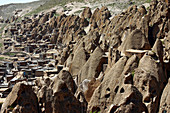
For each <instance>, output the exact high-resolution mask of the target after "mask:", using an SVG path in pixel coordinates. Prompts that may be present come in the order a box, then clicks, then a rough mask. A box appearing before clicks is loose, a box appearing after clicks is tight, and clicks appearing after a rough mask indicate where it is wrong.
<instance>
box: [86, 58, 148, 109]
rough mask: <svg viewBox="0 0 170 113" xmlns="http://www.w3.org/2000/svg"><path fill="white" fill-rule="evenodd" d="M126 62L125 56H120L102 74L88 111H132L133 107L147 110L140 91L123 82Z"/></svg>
mask: <svg viewBox="0 0 170 113" xmlns="http://www.w3.org/2000/svg"><path fill="white" fill-rule="evenodd" d="M126 62H127V58H126V57H123V58H121V59H120V60H119V61H118V62H117V63H116V64H114V65H113V66H112V68H111V69H110V71H109V72H108V73H107V74H106V75H105V76H104V79H103V81H102V83H101V84H100V85H99V86H98V87H97V88H96V90H95V91H94V93H93V95H92V97H91V100H90V102H89V105H88V111H93V112H94V111H100V112H115V111H116V112H120V111H122V110H123V111H122V112H133V110H132V109H133V108H135V110H136V111H138V112H142V111H146V112H147V109H146V107H145V105H144V104H143V103H142V95H141V93H140V92H139V91H138V90H137V89H136V88H135V87H134V86H132V85H131V84H124V83H123V80H122V79H123V74H122V72H123V70H124V66H125V65H126ZM133 99H134V101H133Z"/></svg>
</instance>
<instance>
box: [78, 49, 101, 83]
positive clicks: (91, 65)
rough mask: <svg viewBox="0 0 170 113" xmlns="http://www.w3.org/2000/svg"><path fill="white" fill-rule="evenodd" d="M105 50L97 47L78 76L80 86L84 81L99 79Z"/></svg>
mask: <svg viewBox="0 0 170 113" xmlns="http://www.w3.org/2000/svg"><path fill="white" fill-rule="evenodd" d="M103 54H104V53H103V50H102V49H101V48H100V47H97V48H96V49H95V50H94V52H93V53H92V54H91V56H90V58H89V59H88V61H87V62H86V63H85V64H84V66H83V67H82V68H81V70H80V71H79V74H78V84H80V83H81V82H82V81H83V80H84V79H92V78H97V77H98V76H99V74H100V72H101V71H102V64H103V63H104V61H103V60H102V56H103Z"/></svg>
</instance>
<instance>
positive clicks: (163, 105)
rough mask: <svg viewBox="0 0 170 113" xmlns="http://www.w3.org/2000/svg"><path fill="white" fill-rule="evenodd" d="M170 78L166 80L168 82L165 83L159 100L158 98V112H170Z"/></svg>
mask: <svg viewBox="0 0 170 113" xmlns="http://www.w3.org/2000/svg"><path fill="white" fill-rule="evenodd" d="M169 88H170V79H169V81H168V84H167V85H166V87H165V89H164V90H163V93H162V96H161V100H160V108H159V112H160V113H162V112H167V113H168V112H170V109H169V106H170V92H169Z"/></svg>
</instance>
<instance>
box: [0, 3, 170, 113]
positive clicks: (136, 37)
mask: <svg viewBox="0 0 170 113" xmlns="http://www.w3.org/2000/svg"><path fill="white" fill-rule="evenodd" d="M75 4H76V5H77V8H78V9H79V8H80V7H78V6H80V5H81V4H80V3H75ZM76 5H74V3H72V4H67V5H66V6H65V8H67V9H66V10H65V11H63V10H62V11H61V12H62V13H60V15H58V14H59V12H58V11H59V10H58V9H56V10H52V11H50V10H49V11H46V12H44V13H43V14H39V15H34V16H32V17H25V18H24V19H22V20H21V21H15V20H16V18H12V19H10V20H9V21H7V22H6V23H7V24H8V25H9V26H8V27H6V28H5V30H6V32H5V31H4V32H3V35H2V36H4V37H5V36H9V35H11V36H13V35H16V34H20V35H23V36H24V35H25V36H27V35H30V34H31V35H30V36H29V38H27V41H28V40H29V42H30V43H35V42H37V43H38V41H46V42H50V43H51V44H54V45H55V48H54V49H55V50H58V51H59V53H58V55H57V57H56V59H55V60H56V61H57V64H56V65H64V68H63V69H62V70H61V71H60V72H59V74H57V75H54V76H43V77H41V78H39V79H36V81H35V85H33V86H30V85H28V84H27V82H19V83H17V84H16V85H15V86H14V87H13V89H12V91H11V92H10V94H9V95H8V96H7V98H6V100H5V102H4V103H3V105H2V108H1V113H6V112H9V111H12V112H13V113H30V112H34V113H86V112H87V113H99V112H100V113H158V112H159V113H169V112H170V90H169V89H170V78H169V77H170V62H169V60H170V42H169V41H170V1H169V0H153V1H152V2H151V3H150V4H149V7H148V8H146V6H148V5H147V4H145V5H146V6H145V5H138V6H137V5H133V4H132V6H130V7H128V8H127V9H126V10H123V12H121V13H118V12H119V11H118V12H117V13H116V14H115V13H113V12H114V11H113V10H114V9H111V10H112V11H111V10H109V9H108V8H107V7H106V6H105V5H104V6H101V7H99V8H95V9H93V8H94V7H93V6H94V5H93V6H91V5H90V4H86V6H87V7H85V8H84V9H83V10H82V12H81V14H80V15H79V14H78V15H72V14H75V12H76V11H77V9H76V8H75V9H74V10H69V7H74V6H76ZM95 7H96V6H95ZM81 8H82V7H81ZM113 15H114V16H113ZM49 34H50V35H49ZM21 38H22V37H21ZM23 38H24V37H23ZM25 43H26V42H25ZM59 45H60V46H59ZM7 50H9V51H10V50H11V51H12V49H10V48H7V49H6V50H5V51H7ZM44 51H45V50H44V48H39V50H37V51H35V52H34V53H33V54H30V55H34V54H36V53H37V54H39V53H41V52H44Z"/></svg>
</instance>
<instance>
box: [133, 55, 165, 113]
mask: <svg viewBox="0 0 170 113" xmlns="http://www.w3.org/2000/svg"><path fill="white" fill-rule="evenodd" d="M166 79H167V77H166V75H165V72H164V70H163V68H162V65H161V63H159V62H156V60H155V55H154V54H150V53H146V54H145V55H144V56H143V57H142V59H141V60H140V61H139V65H138V68H137V69H136V70H135V73H134V78H133V80H134V86H135V87H137V88H138V90H139V91H140V92H141V93H142V95H143V102H144V103H145V105H146V106H147V108H148V112H149V113H155V112H156V111H157V109H158V107H159V106H158V105H159V100H160V97H161V92H162V90H163V88H164V85H165V84H166Z"/></svg>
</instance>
